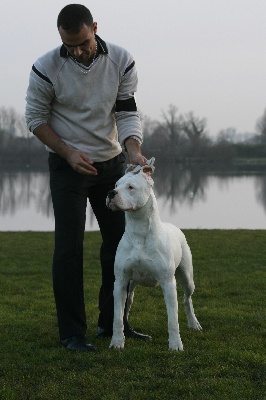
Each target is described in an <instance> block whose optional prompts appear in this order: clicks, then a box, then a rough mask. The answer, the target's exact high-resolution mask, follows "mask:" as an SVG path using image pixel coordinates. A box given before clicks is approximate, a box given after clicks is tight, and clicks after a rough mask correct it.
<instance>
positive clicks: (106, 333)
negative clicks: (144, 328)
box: [97, 326, 152, 340]
mask: <svg viewBox="0 0 266 400" xmlns="http://www.w3.org/2000/svg"><path fill="white" fill-rule="evenodd" d="M124 335H125V337H126V338H130V339H139V340H151V339H152V337H151V336H149V335H143V334H142V333H138V332H136V331H134V329H132V328H130V327H129V326H127V327H126V328H125V329H124ZM97 336H98V337H111V336H113V331H112V330H111V329H103V328H101V327H99V326H98V328H97Z"/></svg>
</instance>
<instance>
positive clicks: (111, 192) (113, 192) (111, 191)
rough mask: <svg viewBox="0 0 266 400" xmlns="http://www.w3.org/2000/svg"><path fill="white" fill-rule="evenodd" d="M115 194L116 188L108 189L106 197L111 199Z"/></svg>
mask: <svg viewBox="0 0 266 400" xmlns="http://www.w3.org/2000/svg"><path fill="white" fill-rule="evenodd" d="M116 194H117V191H116V190H110V192H108V199H110V200H112V199H113V198H114V197H115V195H116Z"/></svg>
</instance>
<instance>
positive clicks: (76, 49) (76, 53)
mask: <svg viewBox="0 0 266 400" xmlns="http://www.w3.org/2000/svg"><path fill="white" fill-rule="evenodd" d="M81 53H82V50H81V48H80V47H79V46H77V47H74V48H73V56H74V57H75V58H78V57H79V56H80V55H81Z"/></svg>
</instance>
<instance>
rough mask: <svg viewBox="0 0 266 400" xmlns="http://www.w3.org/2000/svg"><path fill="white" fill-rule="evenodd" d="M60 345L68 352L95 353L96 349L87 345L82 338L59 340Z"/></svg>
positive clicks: (74, 337) (73, 337)
mask: <svg viewBox="0 0 266 400" xmlns="http://www.w3.org/2000/svg"><path fill="white" fill-rule="evenodd" d="M61 344H62V346H64V347H65V348H66V349H67V350H70V351H96V347H94V346H93V345H92V344H90V343H88V342H87V341H86V339H85V338H84V337H82V336H72V337H70V338H67V339H64V340H61Z"/></svg>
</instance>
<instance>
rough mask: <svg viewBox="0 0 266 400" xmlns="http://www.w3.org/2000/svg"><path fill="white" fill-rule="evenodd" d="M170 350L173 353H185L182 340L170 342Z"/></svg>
mask: <svg viewBox="0 0 266 400" xmlns="http://www.w3.org/2000/svg"><path fill="white" fill-rule="evenodd" d="M169 350H171V351H183V350H184V348H183V343H182V340H181V339H179V340H169Z"/></svg>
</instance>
